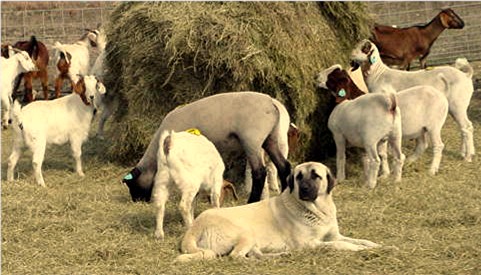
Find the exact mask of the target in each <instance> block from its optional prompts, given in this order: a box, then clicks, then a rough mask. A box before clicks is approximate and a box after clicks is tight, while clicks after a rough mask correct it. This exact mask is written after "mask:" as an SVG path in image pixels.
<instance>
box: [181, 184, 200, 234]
mask: <svg viewBox="0 0 481 275" xmlns="http://www.w3.org/2000/svg"><path fill="white" fill-rule="evenodd" d="M179 185H181V186H189V185H190V184H189V183H181V184H179ZM199 185H200V184H199ZM197 191H198V190H197ZM196 194H197V192H196V191H190V190H189V191H186V190H183V192H182V196H181V198H180V203H179V209H180V214H181V215H182V218H183V219H184V223H185V227H186V228H189V227H191V226H192V222H193V221H194V211H193V207H192V203H193V202H194V198H195V195H196Z"/></svg>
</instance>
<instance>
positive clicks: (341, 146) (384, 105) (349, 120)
mask: <svg viewBox="0 0 481 275" xmlns="http://www.w3.org/2000/svg"><path fill="white" fill-rule="evenodd" d="M349 79H350V78H349ZM334 96H335V97H336V99H337V100H336V101H337V102H338V105H337V106H336V107H335V108H334V110H333V111H332V113H331V115H330V116H329V119H328V128H329V130H330V131H331V132H332V134H333V137H334V141H335V143H336V166H337V179H338V180H339V181H342V180H344V179H345V163H346V155H345V150H346V145H347V144H349V145H351V146H355V147H361V148H364V149H365V150H366V153H365V156H364V159H363V161H364V173H365V175H366V182H367V186H368V187H369V188H374V187H376V183H377V176H378V171H379V166H380V164H381V159H380V157H379V155H381V156H382V159H383V160H386V159H387V148H386V141H387V142H388V143H389V144H390V145H391V147H392V149H393V150H392V151H393V154H394V176H395V181H397V182H398V181H401V176H402V167H403V164H404V159H405V156H404V154H403V153H402V151H401V138H402V128H401V112H400V109H399V107H398V106H397V104H398V100H397V98H396V95H395V94H394V93H392V92H390V93H382V94H366V95H364V96H360V97H357V98H355V99H353V100H341V98H343V97H345V96H346V90H344V89H340V90H338V91H336V93H335V94H334ZM386 167H387V165H384V166H383V169H385V168H386ZM384 172H387V171H384Z"/></svg>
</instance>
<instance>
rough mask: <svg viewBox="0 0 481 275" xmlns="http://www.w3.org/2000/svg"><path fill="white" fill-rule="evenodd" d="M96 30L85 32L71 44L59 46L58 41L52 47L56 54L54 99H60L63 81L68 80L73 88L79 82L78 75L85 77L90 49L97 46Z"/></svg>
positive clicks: (87, 71)
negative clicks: (56, 72)
mask: <svg viewBox="0 0 481 275" xmlns="http://www.w3.org/2000/svg"><path fill="white" fill-rule="evenodd" d="M97 33H98V31H96V30H87V32H86V33H85V34H84V35H83V36H82V37H81V38H80V39H79V40H78V41H77V42H75V43H73V44H61V43H59V42H58V41H57V42H55V45H54V46H53V48H54V49H56V50H57V52H56V62H55V64H57V69H58V75H57V78H56V79H55V98H59V97H60V90H61V89H62V86H63V81H64V79H69V80H70V85H71V87H72V90H73V87H74V85H75V83H77V81H78V80H79V79H78V78H79V77H78V76H79V75H87V74H88V73H89V65H90V63H89V62H90V53H89V50H90V47H96V46H97Z"/></svg>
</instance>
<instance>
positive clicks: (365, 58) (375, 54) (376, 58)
mask: <svg viewBox="0 0 481 275" xmlns="http://www.w3.org/2000/svg"><path fill="white" fill-rule="evenodd" d="M380 61H381V56H380V55H379V50H378V49H377V47H376V45H374V43H372V42H371V41H369V40H368V39H364V40H362V41H361V42H359V43H358V44H357V45H356V47H355V48H354V49H353V50H352V52H351V66H352V71H354V70H357V69H358V68H359V67H360V66H362V65H365V64H369V65H373V64H375V63H377V62H380Z"/></svg>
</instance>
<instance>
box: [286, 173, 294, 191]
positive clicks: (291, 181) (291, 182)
mask: <svg viewBox="0 0 481 275" xmlns="http://www.w3.org/2000/svg"><path fill="white" fill-rule="evenodd" d="M287 186H289V189H290V190H291V193H292V191H294V177H293V176H292V174H290V175H289V176H288V177H287Z"/></svg>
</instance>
